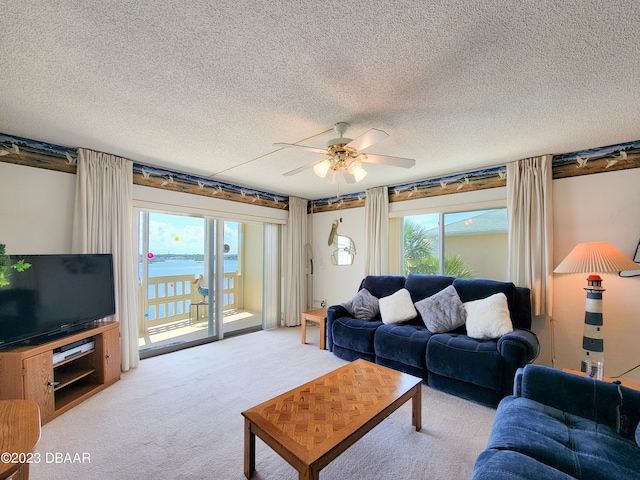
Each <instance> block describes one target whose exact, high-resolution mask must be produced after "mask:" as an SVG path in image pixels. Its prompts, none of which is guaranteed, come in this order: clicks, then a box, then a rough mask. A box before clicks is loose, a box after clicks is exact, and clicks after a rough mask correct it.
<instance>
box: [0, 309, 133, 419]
mask: <svg viewBox="0 0 640 480" xmlns="http://www.w3.org/2000/svg"><path fill="white" fill-rule="evenodd" d="M97 325H98V326H96V327H95V328H90V329H87V330H82V331H80V332H77V333H74V334H72V335H69V336H66V337H64V338H59V339H57V340H53V341H50V342H47V343H43V344H40V345H19V346H16V347H15V348H11V349H8V350H6V351H2V352H0V400H13V399H24V400H33V401H34V402H36V403H37V404H38V406H39V407H40V417H41V421H42V424H43V425H44V424H45V423H47V422H48V421H50V420H52V419H54V418H55V417H57V416H58V415H61V414H63V413H64V412H66V411H67V410H69V409H71V408H73V407H75V406H76V405H78V404H79V403H81V402H83V401H84V400H86V399H87V398H89V397H91V396H92V395H95V394H96V393H98V392H99V391H100V390H104V389H105V388H107V387H108V386H109V385H111V384H113V383H115V382H117V381H118V380H119V379H120V324H119V322H114V321H106V322H98V324H97ZM84 339H88V340H92V341H93V342H94V344H95V345H94V347H93V348H92V349H91V350H88V351H86V352H82V353H79V354H77V355H74V356H72V357H70V358H67V359H63V360H61V361H58V362H56V363H55V364H54V363H53V351H54V350H55V349H57V348H59V347H63V346H65V345H69V344H72V343H74V342H78V341H80V340H84Z"/></svg>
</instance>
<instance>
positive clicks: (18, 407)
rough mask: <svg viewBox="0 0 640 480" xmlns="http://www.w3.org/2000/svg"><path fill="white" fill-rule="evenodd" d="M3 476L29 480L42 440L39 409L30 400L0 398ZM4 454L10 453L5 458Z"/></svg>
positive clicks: (0, 439)
mask: <svg viewBox="0 0 640 480" xmlns="http://www.w3.org/2000/svg"><path fill="white" fill-rule="evenodd" d="M0 431H2V432H3V434H2V435H1V436H0V452H2V454H3V460H2V461H1V462H0V479H2V480H4V479H11V480H27V479H28V478H29V463H31V462H33V461H35V457H32V455H33V448H34V447H35V446H36V443H38V440H40V409H39V408H38V404H37V403H36V402H32V401H31V400H0ZM5 455H9V456H8V457H7V458H5V457H4V456H5Z"/></svg>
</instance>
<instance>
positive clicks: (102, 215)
mask: <svg viewBox="0 0 640 480" xmlns="http://www.w3.org/2000/svg"><path fill="white" fill-rule="evenodd" d="M132 212H133V163H132V162H131V161H130V160H127V159H124V158H119V157H115V156H113V155H108V154H106V153H100V152H94V151H91V150H86V149H83V148H80V149H78V170H77V174H76V201H75V211H74V218H73V237H72V250H73V251H74V252H75V253H110V254H112V255H113V270H114V275H115V297H116V314H115V316H114V318H115V320H117V321H119V322H120V344H121V369H122V371H127V370H129V368H133V367H136V366H137V365H138V363H139V360H140V357H139V354H138V311H137V301H136V293H137V285H136V278H137V275H136V272H135V270H136V269H135V264H134V254H133V237H132V234H131V221H132Z"/></svg>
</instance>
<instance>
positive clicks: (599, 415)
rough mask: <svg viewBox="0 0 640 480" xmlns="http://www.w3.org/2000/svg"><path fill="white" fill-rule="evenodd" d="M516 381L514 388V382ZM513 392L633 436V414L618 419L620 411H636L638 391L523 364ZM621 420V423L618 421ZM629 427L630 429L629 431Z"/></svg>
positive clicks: (639, 400) (639, 402) (639, 404)
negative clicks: (623, 430)
mask: <svg viewBox="0 0 640 480" xmlns="http://www.w3.org/2000/svg"><path fill="white" fill-rule="evenodd" d="M518 382H520V385H519V387H518V385H517V383H518ZM514 390H515V392H516V393H519V396H521V397H524V398H528V399H531V400H534V401H536V402H539V403H542V404H545V405H548V406H550V407H554V408H557V409H558V410H562V411H563V412H566V413H569V414H572V415H577V416H579V417H583V418H587V419H589V420H593V421H595V422H597V423H602V424H605V425H608V426H609V427H611V428H614V429H617V430H621V429H626V430H627V431H625V432H620V433H621V434H623V435H624V436H627V437H629V436H630V434H631V436H630V438H633V437H632V435H633V433H635V429H636V428H637V425H638V420H639V419H638V418H637V415H635V414H633V413H632V414H631V415H630V416H629V417H628V418H623V419H621V413H622V414H623V416H624V415H629V413H628V412H635V413H636V414H637V412H640V391H638V390H632V389H630V388H626V387H623V386H621V385H618V384H616V383H609V382H603V381H601V380H594V379H592V378H588V377H585V376H582V375H576V374H574V373H569V372H563V371H561V370H556V369H553V368H551V367H545V366H542V365H534V364H530V365H526V366H525V367H524V369H523V371H522V375H521V376H520V375H516V387H515V389H514ZM621 421H622V424H621ZM629 430H631V432H630V431H629Z"/></svg>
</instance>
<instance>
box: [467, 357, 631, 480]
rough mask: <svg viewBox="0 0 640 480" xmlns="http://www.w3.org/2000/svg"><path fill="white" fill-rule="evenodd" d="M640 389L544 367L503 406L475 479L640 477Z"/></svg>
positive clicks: (523, 374)
mask: <svg viewBox="0 0 640 480" xmlns="http://www.w3.org/2000/svg"><path fill="white" fill-rule="evenodd" d="M639 417H640V391H637V390H632V389H629V388H625V387H622V386H620V385H617V384H615V383H607V382H603V381H599V380H594V379H591V378H587V377H583V376H580V375H576V374H572V373H567V372H563V371H560V370H554V369H552V368H549V367H544V366H540V365H527V366H525V367H524V369H522V370H519V371H518V373H517V375H516V378H515V382H514V392H513V395H511V396H508V397H506V398H504V399H503V400H502V401H501V402H500V404H499V405H498V409H497V411H496V416H495V419H494V422H493V426H492V429H491V433H490V435H489V441H488V444H487V448H486V450H485V451H484V452H482V453H481V454H480V456H479V457H478V459H477V461H476V464H475V467H474V471H473V477H472V479H473V480H485V479H486V480H502V479H504V480H513V479H520V480H527V479H531V480H538V479H541V478H544V479H545V480H570V479H612V480H613V479H615V480H619V479H625V480H631V479H636V480H638V479H640V426H639V425H638V420H639Z"/></svg>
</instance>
